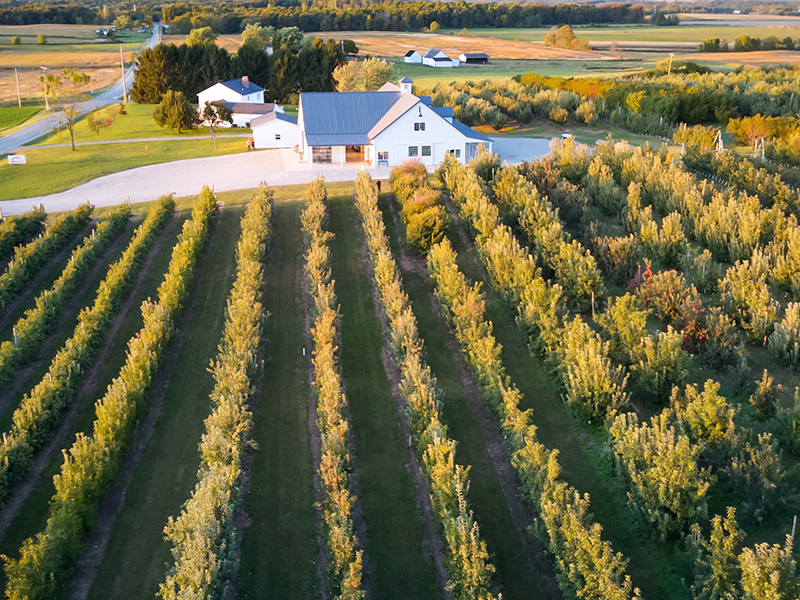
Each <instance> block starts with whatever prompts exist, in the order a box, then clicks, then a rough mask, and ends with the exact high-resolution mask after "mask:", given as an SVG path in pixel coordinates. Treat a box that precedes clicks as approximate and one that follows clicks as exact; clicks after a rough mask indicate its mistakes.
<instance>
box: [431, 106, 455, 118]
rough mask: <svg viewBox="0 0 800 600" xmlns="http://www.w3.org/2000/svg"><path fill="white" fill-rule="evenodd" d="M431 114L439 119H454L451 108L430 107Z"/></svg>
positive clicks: (453, 111)
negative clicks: (434, 114) (433, 113)
mask: <svg viewBox="0 0 800 600" xmlns="http://www.w3.org/2000/svg"><path fill="white" fill-rule="evenodd" d="M431 108H432V109H433V112H435V113H436V114H437V115H439V116H440V117H445V118H447V117H455V116H456V113H455V110H453V107H452V106H431Z"/></svg>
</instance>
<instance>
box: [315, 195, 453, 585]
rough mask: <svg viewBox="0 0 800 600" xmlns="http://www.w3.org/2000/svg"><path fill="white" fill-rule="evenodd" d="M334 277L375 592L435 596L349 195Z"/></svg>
mask: <svg viewBox="0 0 800 600" xmlns="http://www.w3.org/2000/svg"><path fill="white" fill-rule="evenodd" d="M330 230H331V231H332V232H333V233H334V234H335V237H334V239H333V241H332V242H331V250H332V252H333V276H334V278H335V279H336V289H337V291H338V296H339V303H340V306H341V309H340V312H341V314H342V328H341V338H342V343H341V349H340V351H341V360H342V374H343V376H344V381H345V387H346V389H347V396H348V399H349V401H350V412H351V415H350V418H351V427H352V435H353V440H354V442H355V447H356V450H355V453H356V464H358V471H359V482H360V486H361V490H360V493H359V499H360V500H361V504H362V507H363V512H364V519H365V521H366V527H367V542H366V546H367V547H366V554H367V555H368V556H369V560H370V565H371V571H372V572H371V583H372V596H373V597H374V598H381V599H387V600H391V599H398V600H407V599H408V598H414V599H416V600H425V599H427V598H438V597H439V591H438V587H437V585H436V580H435V576H434V570H433V564H432V563H431V562H430V560H429V559H428V558H426V556H425V551H424V549H423V526H422V517H421V513H420V509H419V507H418V506H417V503H416V498H415V491H414V484H413V481H412V479H411V475H410V474H409V472H408V470H407V469H406V466H405V463H406V455H405V449H404V446H405V445H406V444H407V443H408V440H406V439H403V434H402V431H401V428H400V423H399V420H398V419H399V417H398V414H397V405H396V403H395V400H394V398H393V396H392V389H391V383H390V382H389V380H388V379H387V377H386V373H385V371H384V368H383V361H382V358H381V352H382V348H383V340H382V339H381V325H380V320H379V319H378V316H377V315H376V314H375V306H374V303H373V299H372V292H371V287H370V282H369V279H368V277H367V272H366V267H365V265H364V262H363V260H362V254H361V241H360V238H359V234H358V230H357V228H356V209H355V206H354V205H353V202H352V199H351V198H349V197H339V198H331V199H330Z"/></svg>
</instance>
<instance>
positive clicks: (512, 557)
mask: <svg viewBox="0 0 800 600" xmlns="http://www.w3.org/2000/svg"><path fill="white" fill-rule="evenodd" d="M384 197H388V195H385V196H384ZM382 205H383V206H382V209H383V214H384V223H385V224H386V230H387V235H388V236H389V239H390V240H391V242H392V251H393V252H394V254H395V258H396V259H397V256H398V252H399V245H398V243H397V236H398V232H397V229H398V227H397V226H396V223H397V222H396V221H395V219H393V218H392V213H391V209H390V207H389V206H388V202H383V203H382ZM400 229H402V227H400ZM402 264H403V263H402V261H398V265H399V266H400V268H401V271H402V278H403V288H404V289H405V291H406V293H407V294H408V296H409V299H410V300H411V303H412V306H413V308H414V315H415V316H416V317H417V324H418V327H419V334H420V337H421V338H422V339H423V340H425V358H426V360H427V362H428V365H429V366H430V367H431V370H432V372H433V374H434V375H435V376H436V380H437V384H438V386H439V389H440V390H441V391H442V393H443V406H442V419H443V421H444V423H445V424H446V425H447V426H448V428H449V431H450V436H451V437H452V438H453V439H455V440H456V441H457V442H458V446H457V449H456V459H457V460H458V462H459V463H460V464H462V465H464V466H467V465H469V469H470V471H469V480H470V491H469V498H468V499H469V501H470V503H471V507H472V509H473V510H474V511H475V519H476V521H477V522H478V525H479V526H480V528H481V536H482V537H483V539H484V541H485V542H486V545H487V547H488V549H489V552H490V553H491V554H492V563H493V564H494V566H495V567H496V569H497V571H496V572H495V575H494V580H495V581H496V582H497V583H498V584H499V585H500V588H501V591H502V592H503V598H508V599H511V600H513V599H515V598H531V599H535V598H546V597H547V596H546V593H545V592H544V591H543V589H542V586H541V584H540V581H539V578H538V577H537V574H536V573H534V572H533V571H532V570H531V567H530V565H529V564H528V561H527V558H526V556H525V552H524V549H523V545H522V540H521V538H520V536H519V533H518V532H517V530H516V529H515V527H514V523H513V521H512V518H511V513H510V510H509V508H508V503H507V502H506V499H505V496H504V495H503V490H502V488H501V487H500V483H499V481H498V478H497V471H496V470H495V467H494V464H493V463H492V459H491V458H490V456H489V452H488V449H487V447H486V443H485V441H484V437H483V432H482V430H481V426H480V424H479V423H478V421H477V420H476V418H475V416H474V414H473V412H472V408H471V406H470V404H469V401H468V400H467V398H466V395H465V392H464V387H463V386H462V384H461V381H460V379H459V376H458V374H457V372H456V370H455V364H454V362H453V356H452V355H451V354H450V352H449V351H448V349H447V347H446V345H445V340H444V336H443V335H442V330H441V329H440V320H439V317H438V315H437V314H436V312H435V311H434V309H433V306H432V305H431V301H430V296H429V295H428V292H429V287H430V282H429V280H428V278H427V277H423V276H421V275H419V274H418V273H414V272H411V271H408V270H404V269H403V268H402ZM492 427H494V425H493V424H492ZM526 525H530V523H527V524H526ZM550 576H551V577H552V573H551V574H550Z"/></svg>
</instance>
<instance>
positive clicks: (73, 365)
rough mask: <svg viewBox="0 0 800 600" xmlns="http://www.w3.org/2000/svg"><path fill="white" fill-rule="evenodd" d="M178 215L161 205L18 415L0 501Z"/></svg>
mask: <svg viewBox="0 0 800 600" xmlns="http://www.w3.org/2000/svg"><path fill="white" fill-rule="evenodd" d="M174 210H175V202H174V201H173V200H172V198H171V197H169V196H167V197H164V198H162V199H161V200H159V201H158V202H157V203H156V205H155V206H154V207H153V209H152V210H151V211H150V214H149V215H148V216H147V218H146V219H145V221H144V223H143V224H142V225H141V226H140V228H139V229H137V230H136V233H135V234H134V236H133V238H132V239H131V241H130V243H129V244H128V247H127V248H126V249H125V252H124V253H123V254H122V256H121V257H120V258H119V260H117V261H116V262H115V263H114V264H112V265H111V266H110V267H109V269H108V273H107V274H106V277H105V279H103V281H102V282H101V283H100V286H99V287H98V289H97V295H96V296H95V300H94V304H92V306H91V307H86V308H84V309H83V310H81V312H80V314H79V315H78V324H77V325H76V326H75V331H74V333H73V334H72V337H71V338H69V339H68V340H67V341H66V342H65V343H64V345H63V347H62V348H61V349H60V350H59V351H58V353H57V354H56V356H55V357H54V358H53V361H52V362H51V363H50V368H49V370H48V371H47V373H46V374H45V376H44V377H43V378H42V380H41V381H40V382H39V383H38V384H37V385H36V386H35V387H34V388H33V389H32V390H31V391H30V393H29V394H27V395H26V396H25V397H24V398H23V399H22V402H21V403H20V405H19V407H18V408H17V409H16V410H15V411H14V415H13V425H12V427H11V430H10V431H9V432H8V433H7V434H4V435H3V439H2V442H0V502H4V501H5V500H6V498H7V497H8V494H9V493H10V492H11V490H12V489H13V488H14V487H15V486H16V485H17V484H18V483H19V482H20V481H21V480H22V478H23V477H24V476H25V475H26V474H27V472H28V469H29V468H30V466H31V459H32V456H33V454H34V453H35V452H36V451H37V450H39V449H40V448H41V447H43V446H44V445H45V444H46V443H47V442H49V441H50V440H51V439H52V437H53V435H55V432H56V430H57V428H58V425H59V422H60V420H61V414H62V412H63V410H64V409H65V408H66V407H67V406H68V405H69V404H70V403H71V402H72V401H73V399H74V397H75V394H76V392H77V388H78V385H79V384H80V382H81V377H82V374H83V371H84V370H85V369H86V368H87V367H88V366H89V364H90V363H91V362H92V361H93V360H94V358H95V357H96V355H97V352H98V350H99V347H100V343H101V340H102V339H103V337H104V336H105V334H106V332H107V330H108V326H109V324H110V322H111V320H112V318H113V317H114V315H115V313H116V312H117V310H119V307H120V304H121V303H122V301H123V300H124V298H125V296H126V295H127V293H128V291H129V289H130V285H131V284H132V282H133V280H134V278H135V277H136V274H137V273H138V272H139V268H140V266H141V264H142V261H143V259H144V256H145V255H146V254H147V251H148V250H149V249H150V248H151V247H152V245H153V243H154V242H155V240H156V238H157V236H158V234H159V232H160V231H161V229H162V228H163V226H164V223H166V221H167V219H168V218H169V216H170V215H171V214H172V213H173V211H174Z"/></svg>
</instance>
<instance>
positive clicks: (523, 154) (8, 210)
mask: <svg viewBox="0 0 800 600" xmlns="http://www.w3.org/2000/svg"><path fill="white" fill-rule="evenodd" d="M493 141H494V142H495V146H494V149H495V151H496V152H497V153H498V154H500V156H501V158H502V159H503V161H504V162H507V163H508V164H511V165H513V164H519V162H521V161H522V160H524V159H527V160H530V159H531V158H534V157H541V156H544V155H545V154H547V153H548V152H549V140H547V139H533V138H494V139H493ZM361 168H362V167H361V165H354V166H353V167H352V168H342V167H340V166H339V165H327V166H321V165H315V167H314V168H313V169H312V168H309V167H308V166H307V165H305V164H304V163H300V162H299V159H298V157H297V154H295V153H294V152H293V151H291V150H260V151H257V152H245V153H241V154H229V155H227V156H213V157H210V158H193V159H189V160H179V161H174V162H168V163H162V164H158V165H149V166H146V167H138V168H136V169H129V170H127V171H121V172H119V173H112V174H111V175H105V176H103V177H98V178H97V179H93V180H92V181H89V182H87V183H84V184H82V185H79V186H77V187H74V188H72V189H70V190H66V191H64V192H60V193H58V194H49V195H47V196H37V197H35V198H24V199H20V200H6V201H3V202H0V209H2V211H3V214H6V215H13V214H20V213H23V212H25V211H27V210H30V208H31V206H33V205H38V204H44V207H45V210H47V211H48V212H60V211H64V210H71V209H73V208H75V207H76V206H78V205H79V204H80V203H81V202H85V201H86V200H89V201H90V202H91V203H92V204H94V205H95V206H113V205H115V204H119V203H120V202H123V201H125V199H126V198H130V201H131V202H149V201H151V200H156V199H157V198H160V197H161V196H163V195H164V194H169V193H174V194H175V195H176V196H178V197H180V196H192V195H196V194H198V193H199V192H200V190H201V189H202V187H203V185H208V186H213V188H214V189H215V190H216V191H230V190H241V189H247V188H254V187H256V186H257V185H258V184H259V183H260V182H262V181H266V182H267V183H268V184H269V185H271V186H279V185H296V184H305V183H309V182H310V181H312V180H313V179H314V178H316V177H317V175H324V176H325V179H326V180H328V181H354V180H355V178H356V176H357V175H358V172H359V171H360V170H361ZM390 171H391V169H389V168H388V167H381V168H371V169H369V172H370V175H372V177H373V178H375V179H388V177H389V173H390Z"/></svg>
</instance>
